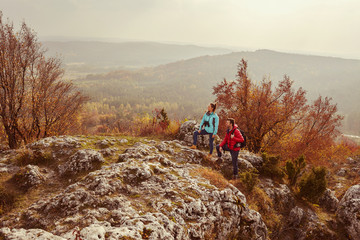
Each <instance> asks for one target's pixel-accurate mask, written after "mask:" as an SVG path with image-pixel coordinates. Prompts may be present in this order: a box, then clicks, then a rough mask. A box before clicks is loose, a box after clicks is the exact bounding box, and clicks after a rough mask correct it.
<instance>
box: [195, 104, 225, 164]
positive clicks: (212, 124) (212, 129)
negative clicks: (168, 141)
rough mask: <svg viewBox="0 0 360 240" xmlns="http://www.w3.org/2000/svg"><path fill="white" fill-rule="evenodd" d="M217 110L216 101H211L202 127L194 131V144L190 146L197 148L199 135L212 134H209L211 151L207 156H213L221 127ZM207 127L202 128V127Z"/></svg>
mask: <svg viewBox="0 0 360 240" xmlns="http://www.w3.org/2000/svg"><path fill="white" fill-rule="evenodd" d="M215 110H216V103H210V104H209V106H208V111H207V112H206V113H205V114H204V116H203V118H202V120H201V123H200V129H199V130H198V131H195V132H194V142H193V145H192V146H191V147H190V148H192V149H196V143H197V137H198V136H199V135H206V134H208V135H210V136H209V145H210V153H209V155H208V156H207V157H208V158H210V157H211V155H212V153H213V150H214V138H215V136H216V134H217V131H218V127H219V117H218V115H217V114H216V113H215ZM203 126H204V127H205V128H204V129H202V127H203Z"/></svg>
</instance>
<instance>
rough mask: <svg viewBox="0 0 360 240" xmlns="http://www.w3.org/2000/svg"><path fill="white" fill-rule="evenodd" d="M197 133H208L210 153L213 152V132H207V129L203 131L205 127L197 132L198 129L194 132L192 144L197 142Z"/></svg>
mask: <svg viewBox="0 0 360 240" xmlns="http://www.w3.org/2000/svg"><path fill="white" fill-rule="evenodd" d="M199 135H209V146H210V154H212V153H213V150H214V138H213V134H212V133H208V132H207V131H205V129H203V130H201V132H200V133H199V132H198V131H195V132H194V136H193V137H194V142H193V145H195V146H196V143H197V137H198V136H199Z"/></svg>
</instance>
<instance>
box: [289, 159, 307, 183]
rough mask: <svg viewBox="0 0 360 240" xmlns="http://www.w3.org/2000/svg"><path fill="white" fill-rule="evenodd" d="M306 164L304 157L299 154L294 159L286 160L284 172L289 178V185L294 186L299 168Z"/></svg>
mask: <svg viewBox="0 0 360 240" xmlns="http://www.w3.org/2000/svg"><path fill="white" fill-rule="evenodd" d="M305 166H306V163H305V157H304V155H301V156H300V157H298V158H297V159H295V160H294V161H287V162H286V165H285V173H286V175H287V177H288V179H289V182H290V185H291V186H294V185H295V183H296V181H297V179H298V177H299V174H300V172H301V170H302V169H303V168H304V167H305Z"/></svg>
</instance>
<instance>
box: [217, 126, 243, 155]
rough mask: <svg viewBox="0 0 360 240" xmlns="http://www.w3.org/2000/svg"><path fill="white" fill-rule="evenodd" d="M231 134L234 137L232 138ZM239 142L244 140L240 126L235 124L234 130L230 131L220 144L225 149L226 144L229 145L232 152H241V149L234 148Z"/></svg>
mask: <svg viewBox="0 0 360 240" xmlns="http://www.w3.org/2000/svg"><path fill="white" fill-rule="evenodd" d="M231 134H234V137H233V138H231ZM238 142H244V138H243V136H242V135H241V133H240V130H239V129H238V126H237V125H236V124H235V125H234V128H233V129H231V130H230V129H228V130H227V132H226V136H225V138H224V140H223V141H222V142H221V143H220V147H223V146H224V145H225V144H227V145H228V147H229V149H230V150H234V151H239V150H240V148H239V147H238V148H234V145H235V144H236V143H238Z"/></svg>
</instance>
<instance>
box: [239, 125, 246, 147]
mask: <svg viewBox="0 0 360 240" xmlns="http://www.w3.org/2000/svg"><path fill="white" fill-rule="evenodd" d="M239 130H240V133H241V135H242V136H243V138H244V141H243V142H242V143H240V147H241V148H244V147H245V146H246V135H245V132H244V131H243V130H241V129H239Z"/></svg>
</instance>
